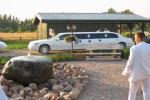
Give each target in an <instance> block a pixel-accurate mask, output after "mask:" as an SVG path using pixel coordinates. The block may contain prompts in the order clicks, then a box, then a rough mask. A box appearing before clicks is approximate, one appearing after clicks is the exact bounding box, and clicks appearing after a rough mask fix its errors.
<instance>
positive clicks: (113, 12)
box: [107, 8, 116, 14]
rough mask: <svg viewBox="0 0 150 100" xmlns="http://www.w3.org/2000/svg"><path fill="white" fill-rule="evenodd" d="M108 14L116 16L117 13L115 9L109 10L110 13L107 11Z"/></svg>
mask: <svg viewBox="0 0 150 100" xmlns="http://www.w3.org/2000/svg"><path fill="white" fill-rule="evenodd" d="M107 13H111V14H115V13H116V11H115V10H114V9H113V8H109V9H108V11H107Z"/></svg>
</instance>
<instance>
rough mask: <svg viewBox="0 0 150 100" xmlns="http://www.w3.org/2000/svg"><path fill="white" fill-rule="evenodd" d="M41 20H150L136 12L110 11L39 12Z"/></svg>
mask: <svg viewBox="0 0 150 100" xmlns="http://www.w3.org/2000/svg"><path fill="white" fill-rule="evenodd" d="M36 19H38V20H39V21H43V20H44V21H144V22H145V21H150V20H149V19H147V18H145V17H142V16H139V15H136V14H120V13H116V14H109V13H38V14H37V15H36Z"/></svg>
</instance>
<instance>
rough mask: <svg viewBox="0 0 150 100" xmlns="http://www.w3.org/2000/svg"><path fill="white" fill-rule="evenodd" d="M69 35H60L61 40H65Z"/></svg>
mask: <svg viewBox="0 0 150 100" xmlns="http://www.w3.org/2000/svg"><path fill="white" fill-rule="evenodd" d="M68 35H70V34H65V35H61V36H59V40H64V38H65V37H66V36H68Z"/></svg>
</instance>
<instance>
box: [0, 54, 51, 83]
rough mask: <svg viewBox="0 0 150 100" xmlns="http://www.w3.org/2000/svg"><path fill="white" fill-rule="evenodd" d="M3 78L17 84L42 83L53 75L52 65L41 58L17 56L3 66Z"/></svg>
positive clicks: (44, 58) (47, 60) (48, 60)
mask: <svg viewBox="0 0 150 100" xmlns="http://www.w3.org/2000/svg"><path fill="white" fill-rule="evenodd" d="M2 73H3V76H4V77H6V78H7V79H11V80H14V81H16V82H18V83H23V84H29V83H38V84H40V83H43V82H46V81H48V79H49V78H51V77H52V75H53V63H52V61H51V60H50V59H48V58H46V57H42V56H19V57H14V58H12V59H10V60H9V61H8V62H7V63H6V64H5V66H4V69H3V71H2Z"/></svg>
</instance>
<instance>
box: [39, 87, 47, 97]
mask: <svg viewBox="0 0 150 100" xmlns="http://www.w3.org/2000/svg"><path fill="white" fill-rule="evenodd" d="M39 92H40V93H41V95H43V96H44V95H45V94H47V92H48V88H43V89H41V90H40V91H39Z"/></svg>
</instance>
